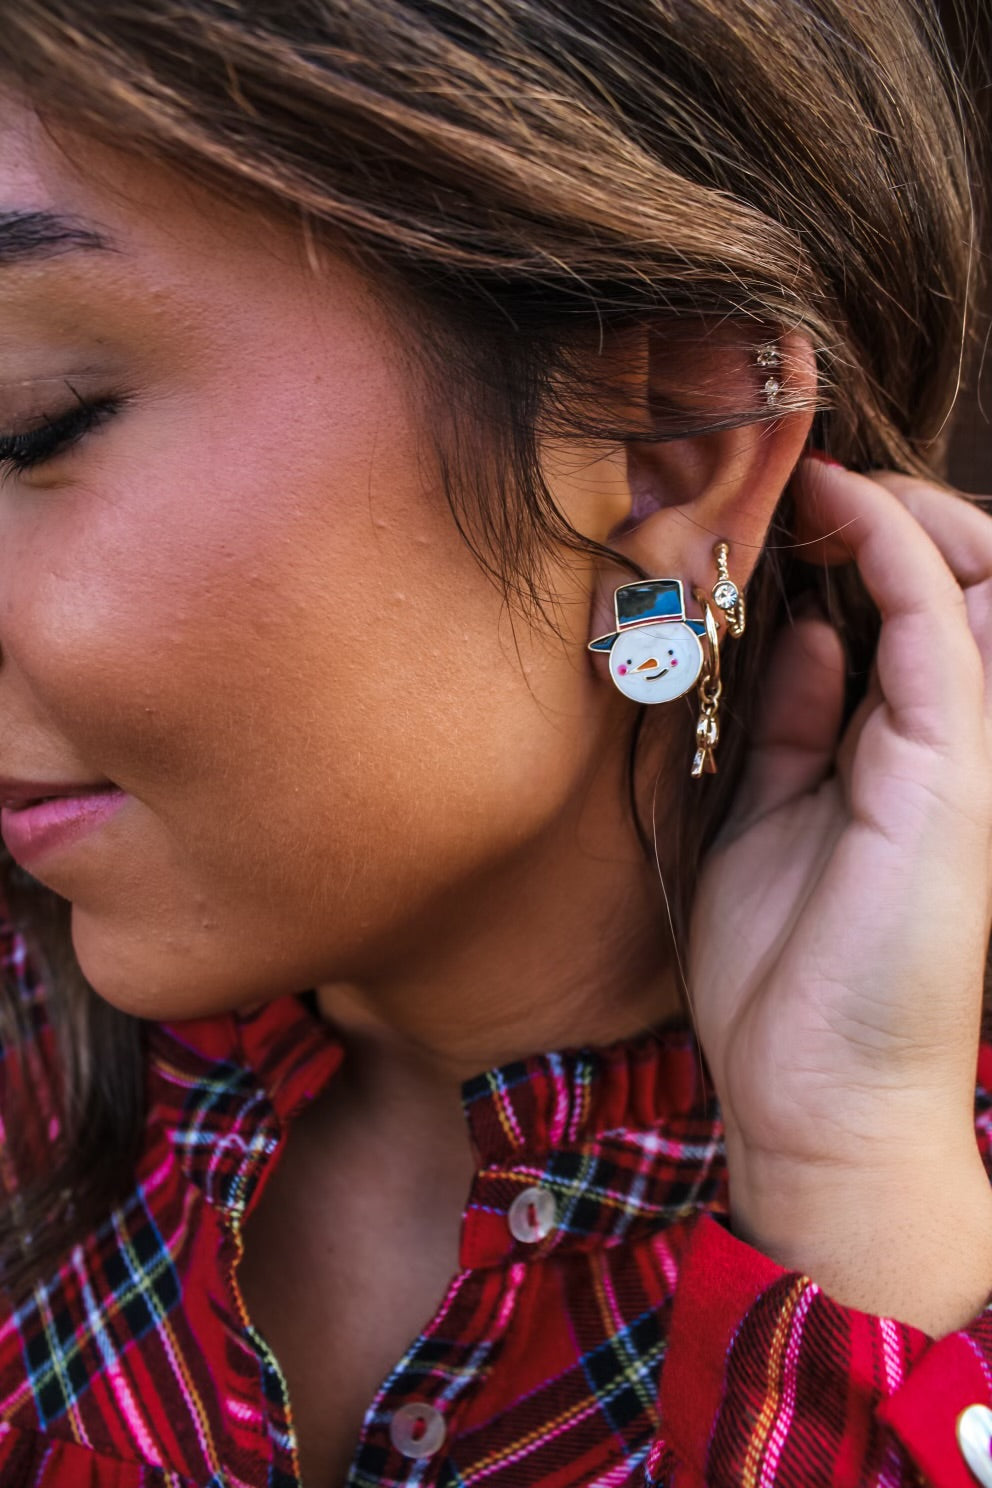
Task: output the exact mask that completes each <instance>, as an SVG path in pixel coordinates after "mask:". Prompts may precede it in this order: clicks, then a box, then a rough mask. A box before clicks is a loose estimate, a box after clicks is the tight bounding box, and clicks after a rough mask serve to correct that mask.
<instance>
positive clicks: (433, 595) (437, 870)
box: [4, 437, 589, 1016]
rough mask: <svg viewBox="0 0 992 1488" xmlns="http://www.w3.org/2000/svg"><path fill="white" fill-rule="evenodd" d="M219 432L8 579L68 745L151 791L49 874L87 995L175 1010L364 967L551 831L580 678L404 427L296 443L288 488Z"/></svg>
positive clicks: (571, 745) (580, 741) (20, 548)
mask: <svg viewBox="0 0 992 1488" xmlns="http://www.w3.org/2000/svg"><path fill="white" fill-rule="evenodd" d="M223 453H224V451H223V449H221V450H220V451H219V452H218V458H217V460H216V463H212V464H210V465H207V464H205V463H204V462H203V461H200V462H198V463H197V464H195V465H194V462H193V461H192V460H190V461H189V463H188V464H187V465H186V467H185V468H184V466H183V464H182V462H181V461H177V460H175V459H173V460H172V461H171V462H170V464H169V465H168V466H163V465H162V464H161V462H158V466H159V470H160V479H159V480H158V481H154V480H152V479H151V477H150V475H149V474H148V473H147V472H149V471H150V470H153V469H155V467H156V462H155V461H153V460H151V459H150V458H149V457H148V452H147V451H145V452H144V456H143V458H142V459H141V460H140V462H137V463H136V467H135V470H134V472H133V479H132V480H122V481H121V483H120V486H119V488H118V492H117V493H115V492H113V491H108V490H107V489H106V488H104V489H103V490H102V492H101V494H100V496H99V499H97V497H96V495H95V494H94V493H89V494H88V493H87V492H86V491H84V490H82V489H80V490H78V491H76V492H74V493H73V495H72V497H71V499H70V498H69V497H68V496H65V497H64V499H63V500H62V502H61V505H59V504H58V503H54V504H52V505H51V506H50V507H49V509H48V511H47V514H46V515H45V517H44V520H42V519H40V518H39V519H38V520H37V521H36V522H35V523H34V524H33V525H31V526H29V525H28V524H25V525H24V526H23V527H22V529H21V531H20V532H19V533H18V534H16V537H17V540H16V542H14V544H13V552H14V555H15V557H14V559H12V561H11V563H10V567H9V569H8V570H7V575H6V577H7V578H8V579H9V581H10V582H9V584H5V586H4V592H5V594H6V595H7V605H6V610H7V619H8V622H9V638H10V644H11V648H12V652H13V653H14V654H15V655H16V658H17V664H18V666H19V667H20V669H21V671H22V673H23V675H24V677H25V678H26V680H27V684H28V688H29V690H30V692H31V693H32V695H33V696H34V697H35V698H36V699H37V701H38V702H39V704H40V705H41V710H42V712H43V713H44V714H45V716H46V717H47V718H48V719H50V720H51V722H52V724H53V727H54V729H55V731H56V732H57V734H58V735H59V736H60V737H61V739H62V740H63V741H64V743H65V749H66V754H65V757H68V753H69V751H70V750H71V753H72V755H73V756H75V757H78V758H79V759H80V760H81V761H85V763H86V765H87V767H88V768H89V770H91V771H92V773H94V774H99V775H105V776H107V777H109V778H110V779H112V780H115V781H116V782H118V783H119V784H121V785H122V786H123V787H124V788H125V789H127V790H129V791H130V792H131V793H132V794H133V795H134V796H135V797H136V798H137V803H136V804H137V806H138V807H139V808H140V809H139V810H138V811H137V812H135V813H132V820H131V822H130V823H123V822H122V824H121V828H120V833H119V835H118V836H117V837H116V838H114V837H112V836H111V835H110V834H109V833H108V835H107V844H106V846H105V848H104V849H101V851H103V852H104V857H102V858H101V857H99V856H98V854H97V852H96V848H94V856H93V859H92V861H91V862H88V863H87V862H83V861H82V857H81V856H80V862H81V863H82V866H81V867H79V868H78V869H74V870H73V873H74V875H75V876H74V877H73V878H72V879H71V880H69V879H67V880H66V882H65V883H64V884H63V883H55V882H53V884H52V886H53V887H54V888H56V889H57V890H58V891H59V892H64V893H65V897H67V898H71V899H72V900H73V902H74V925H75V926H76V934H77V950H78V951H79V954H80V956H81V959H83V960H84V969H85V970H86V971H87V974H88V975H90V976H91V979H92V980H93V981H94V984H95V985H97V987H98V989H99V990H100V991H101V992H103V993H104V995H105V996H108V997H110V998H111V1000H116V1001H118V1002H120V1003H121V1005H133V1004H132V1003H130V1002H129V999H132V998H133V996H134V990H133V989H134V988H135V987H136V986H139V985H140V986H142V987H144V988H145V989H146V995H147V997H149V998H151V1003H150V1004H149V1006H150V1007H151V1010H152V1011H155V1012H156V1013H157V1014H159V1015H165V1011H166V1010H167V1009H169V1008H170V1007H172V1008H176V1009H177V1010H176V1011H175V1012H173V1013H172V1014H170V1015H176V1016H178V1015H180V1013H181V1012H185V1013H187V1014H188V1013H189V1012H190V1010H191V1006H193V1005H191V1004H188V1003H187V1004H181V1005H177V1004H174V1003H171V1002H170V998H171V997H173V996H174V995H176V989H177V988H178V989H179V990H180V993H181V995H182V996H190V997H195V998H199V997H200V995H201V993H202V995H203V997H205V998H207V999H208V1004H201V1003H200V1002H196V1003H195V1007H196V1008H197V1009H199V1007H201V1006H205V1005H210V1006H219V1005H220V1003H221V1002H222V1001H223V1000H225V999H227V998H228V997H233V998H234V1000H235V1001H236V1000H238V999H239V998H241V997H243V996H244V995H245V989H251V990H254V992H255V993H256V994H257V993H259V991H262V992H266V993H269V994H271V992H272V990H273V989H278V988H280V987H281V986H282V985H285V986H295V987H299V986H302V985H308V984H310V983H312V982H315V981H317V980H330V979H333V977H334V976H335V975H338V974H339V973H342V968H343V969H344V972H348V971H350V970H351V969H353V968H354V967H355V965H356V961H360V959H361V957H362V956H364V955H366V954H367V953H368V948H369V946H370V944H372V945H379V944H381V943H382V941H383V937H384V936H388V935H389V934H390V933H391V931H392V929H393V928H395V925H396V919H397V916H398V915H402V914H406V915H412V914H414V913H416V912H417V911H418V909H421V908H423V906H424V905H425V904H426V903H428V902H430V901H431V900H432V898H437V897H438V896H443V895H444V894H445V893H446V892H447V891H448V889H449V888H450V886H451V885H452V884H453V883H457V882H458V881H459V880H460V879H461V878H462V877H463V876H464V875H465V874H466V873H468V872H471V871H473V870H474V869H476V868H477V867H478V866H479V865H480V864H483V863H485V862H487V861H491V860H494V859H496V858H498V857H499V856H500V855H502V854H504V853H507V852H510V851H514V850H516V849H518V848H519V845H520V843H521V842H522V841H524V840H526V838H527V837H528V835H530V834H532V833H534V832H536V831H538V830H540V829H541V827H542V826H543V824H544V823H545V822H546V821H547V820H548V819H549V817H550V816H551V815H553V813H554V812H555V811H556V810H557V809H558V807H559V805H560V802H561V801H562V799H563V798H564V796H565V795H566V794H567V792H568V791H569V789H571V786H572V781H573V780H574V778H575V777H576V775H577V773H578V772H579V771H580V770H581V769H582V768H583V765H584V754H583V751H584V749H585V748H586V747H587V746H586V745H585V743H584V740H585V738H586V734H585V731H584V730H583V729H582V728H581V727H576V722H577V720H579V719H581V717H582V714H583V709H584V708H585V707H586V706H587V699H586V695H585V694H586V688H587V687H588V685H589V684H588V682H587V681H586V679H585V674H584V672H583V671H582V670H581V669H579V668H575V667H572V666H568V665H563V659H562V651H561V646H560V643H559V642H557V641H556V640H553V639H550V638H548V637H547V636H546V635H545V634H543V633H541V632H531V631H529V630H528V628H527V627H526V626H525V625H523V624H516V625H515V626H514V634H513V636H512V637H511V636H510V633H509V629H508V625H507V621H506V615H505V612H504V608H503V604H502V600H501V597H500V595H499V594H498V592H497V591H496V589H495V587H494V586H493V585H492V584H491V583H489V581H488V580H486V579H485V577H484V576H483V575H482V574H481V573H480V570H479V568H478V566H477V565H476V563H475V561H474V560H473V559H472V557H471V555H470V554H469V553H468V551H467V549H466V548H465V546H464V544H463V542H462V541H461V539H460V538H459V536H458V534H457V532H455V531H454V528H453V525H452V523H451V519H450V516H449V515H448V512H447V508H446V506H445V504H444V500H443V497H441V496H440V495H439V494H438V493H434V492H429V491H428V492H425V491H423V490H422V489H420V488H419V487H415V486H414V485H413V484H412V483H411V477H410V472H411V471H412V470H416V469H418V462H417V460H416V459H415V457H414V456H415V451H414V449H413V441H412V437H411V439H409V440H407V441H406V442H404V441H403V440H402V439H399V438H396V439H395V441H394V447H393V448H392V449H391V450H390V451H389V452H388V453H387V454H380V455H379V456H377V457H376V458H375V459H374V460H373V459H372V458H371V457H370V455H369V452H368V448H367V447H366V445H365V444H364V443H363V442H362V441H358V442H356V443H353V444H352V445H350V446H349V445H348V444H347V443H346V441H345V440H344V439H343V438H342V439H340V440H338V441H337V442H336V443H334V444H333V446H332V445H330V444H328V445H325V446H324V447H323V448H322V449H320V450H314V449H312V448H310V449H307V450H305V451H304V452H303V454H301V456H300V457H299V458H298V460H297V463H296V464H295V466H294V467H292V468H290V467H288V466H287V463H286V461H285V460H284V461H283V464H282V467H281V477H282V478H281V482H280V492H279V499H278V500H275V499H274V497H273V492H272V488H271V486H270V485H269V483H268V482H267V481H265V480H264V479H260V474H264V472H265V471H266V470H267V469H268V468H270V464H269V456H268V453H267V452H266V454H265V458H262V456H261V454H260V451H259V449H258V447H255V448H254V449H250V450H248V451H247V453H245V445H244V441H242V459H243V461H244V465H243V468H241V469H239V472H238V473H239V478H238V480H237V481H235V482H231V480H230V479H229V477H230V475H231V468H232V463H233V461H234V459H235V451H234V450H233V449H232V450H231V452H230V460H229V461H226V460H225V459H223V458H221V456H222V455H223ZM139 468H140V469H141V470H142V471H144V472H146V473H145V475H144V477H143V482H139V479H138V470H139ZM249 477H251V479H249ZM358 491H360V492H361V493H362V494H361V499H358V498H357V497H356V495H355V493H356V492H358ZM66 554H68V555H71V557H70V561H66V558H65V556H64V555H66ZM55 555H61V556H59V557H58V558H56V556H55ZM453 595H454V596H457V604H453V602H452V596H453ZM581 639H582V640H584V633H583V636H582V638H581ZM518 648H519V649H518ZM577 654H581V641H579V642H578V643H577ZM466 657H470V658H471V665H466ZM58 747H59V748H61V745H60V746H58ZM411 843H414V844H416V850H415V851H413V850H411ZM345 887H346V889H347V892H346V893H343V892H342V891H343V889H344V888H345ZM290 945H292V947H293V950H292V952H290V951H289V950H288V949H283V950H278V949H277V950H275V951H274V950H273V948H274V947H276V948H280V947H282V948H287V947H288V946H290ZM291 954H292V955H294V956H296V957H297V958H298V959H297V960H296V961H292V962H291V961H289V960H288V959H285V958H287V957H288V956H290V955H291ZM342 974H343V973H342ZM283 978H285V982H283ZM184 988H185V989H186V991H183V990H182V989H184ZM232 988H233V990H232ZM225 989H226V990H225Z"/></svg>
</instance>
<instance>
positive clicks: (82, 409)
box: [0, 393, 126, 477]
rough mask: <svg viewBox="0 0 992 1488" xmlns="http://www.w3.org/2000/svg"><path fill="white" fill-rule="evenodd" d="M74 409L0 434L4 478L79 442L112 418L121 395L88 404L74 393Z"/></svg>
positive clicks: (120, 406)
mask: <svg viewBox="0 0 992 1488" xmlns="http://www.w3.org/2000/svg"><path fill="white" fill-rule="evenodd" d="M76 398H77V403H76V406H75V407H74V408H70V409H68V410H67V411H66V412H65V413H62V414H58V415H48V414H43V415H42V418H41V426H40V427H39V428H34V429H25V430H22V431H20V432H15V433H11V434H0V471H2V474H3V476H4V477H6V476H8V475H13V474H21V473H23V472H24V471H26V470H33V469H35V467H37V466H39V465H44V464H45V462H46V461H47V460H52V459H54V458H55V456H56V455H60V454H62V453H63V452H64V451H65V450H67V449H70V448H71V447H72V445H74V444H78V443H79V441H80V440H81V439H82V438H84V436H85V435H87V434H88V433H90V431H91V430H92V429H96V428H98V427H99V426H100V425H101V424H104V423H106V422H107V420H108V419H110V418H113V416H114V414H115V413H119V412H120V410H121V408H122V407H123V406H124V403H125V401H126V400H125V399H124V398H122V397H110V398H99V399H96V400H95V401H93V402H90V403H87V402H85V401H84V400H83V399H82V398H80V397H79V395H78V393H77V394H76Z"/></svg>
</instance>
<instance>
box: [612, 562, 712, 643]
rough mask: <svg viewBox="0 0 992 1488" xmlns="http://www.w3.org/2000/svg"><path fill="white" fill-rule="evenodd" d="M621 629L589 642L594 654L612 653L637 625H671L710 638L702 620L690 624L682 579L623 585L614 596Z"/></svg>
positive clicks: (643, 581) (618, 625)
mask: <svg viewBox="0 0 992 1488" xmlns="http://www.w3.org/2000/svg"><path fill="white" fill-rule="evenodd" d="M613 607H614V609H615V611H616V616H617V628H616V630H615V631H613V632H612V634H610V635H604V636H598V637H597V638H596V640H594V641H590V642H589V650H590V651H609V650H611V648H612V646H613V643H614V641H615V640H616V639H617V637H618V636H619V635H620V634H621V632H622V631H625V630H630V629H631V627H632V626H634V625H657V624H658V623H659V622H664V621H670V622H673V623H675V624H680V625H688V627H689V629H690V630H694V631H695V632H696V635H697V636H702V635H705V634H706V626H705V624H704V622H703V621H702V620H687V619H686V614H685V598H684V596H683V592H682V580H681V579H643V580H640V581H639V582H638V583H636V584H621V585H620V588H619V589H618V590H617V591H616V593H615V594H614V596H613Z"/></svg>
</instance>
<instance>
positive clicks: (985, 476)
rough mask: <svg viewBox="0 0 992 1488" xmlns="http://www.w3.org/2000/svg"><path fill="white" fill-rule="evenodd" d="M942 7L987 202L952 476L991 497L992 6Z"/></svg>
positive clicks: (962, 3)
mask: <svg viewBox="0 0 992 1488" xmlns="http://www.w3.org/2000/svg"><path fill="white" fill-rule="evenodd" d="M938 4H939V9H940V12H941V16H942V19H943V22H944V27H945V29H946V31H947V35H948V39H949V41H950V44H951V48H952V50H953V51H954V53H955V55H956V56H957V58H958V60H959V63H960V66H961V69H962V71H963V74H964V76H965V79H966V81H967V84H968V87H969V89H970V92H971V96H972V99H973V101H974V107H975V111H976V113H977V115H978V118H979V120H980V121H981V128H982V131H983V135H984V139H983V145H984V158H983V161H982V165H981V175H980V179H979V180H978V181H977V182H976V187H977V193H976V194H977V195H978V196H979V198H980V199H981V198H984V201H983V202H982V212H983V220H982V234H983V241H982V248H981V256H980V260H979V264H978V269H979V274H980V280H981V286H982V288H981V306H982V313H981V315H980V318H979V321H978V323H977V324H976V326H975V335H974V338H973V344H972V347H971V350H970V356H969V360H968V364H967V366H966V368H965V383H964V387H963V389H962V393H961V398H960V401H959V403H958V406H957V410H956V414H955V419H954V425H953V430H952V434H951V444H950V451H949V456H950V458H949V467H948V476H949V478H950V480H951V481H952V482H953V483H954V484H955V485H957V486H960V487H961V489H962V490H965V491H974V492H977V493H979V494H980V495H989V496H992V3H990V0H938Z"/></svg>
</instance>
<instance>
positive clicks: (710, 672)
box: [691, 589, 723, 780]
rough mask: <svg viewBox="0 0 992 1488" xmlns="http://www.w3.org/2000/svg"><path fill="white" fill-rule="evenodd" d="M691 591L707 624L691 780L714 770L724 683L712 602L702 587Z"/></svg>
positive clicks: (700, 675)
mask: <svg viewBox="0 0 992 1488" xmlns="http://www.w3.org/2000/svg"><path fill="white" fill-rule="evenodd" d="M692 593H693V597H694V599H695V601H696V603H697V604H698V606H699V608H700V609H701V610H702V612H703V620H704V623H705V626H706V656H705V659H704V661H703V667H702V670H701V672H700V674H699V684H698V693H699V717H698V718H697V720H696V753H695V755H694V756H693V760H692V772H691V773H692V778H693V780H699V779H700V778H701V777H702V776H703V775H704V774H706V775H715V774H716V760H715V759H714V757H713V751H714V750H715V749H716V746H717V743H718V742H719V738H720V696H721V693H722V692H723V684H722V683H721V681H720V632H719V630H718V629H717V623H716V616H715V615H714V613H713V606H712V605H711V604H710V601H709V596H708V595H706V594H704V593H703V591H702V589H693V591H692Z"/></svg>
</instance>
